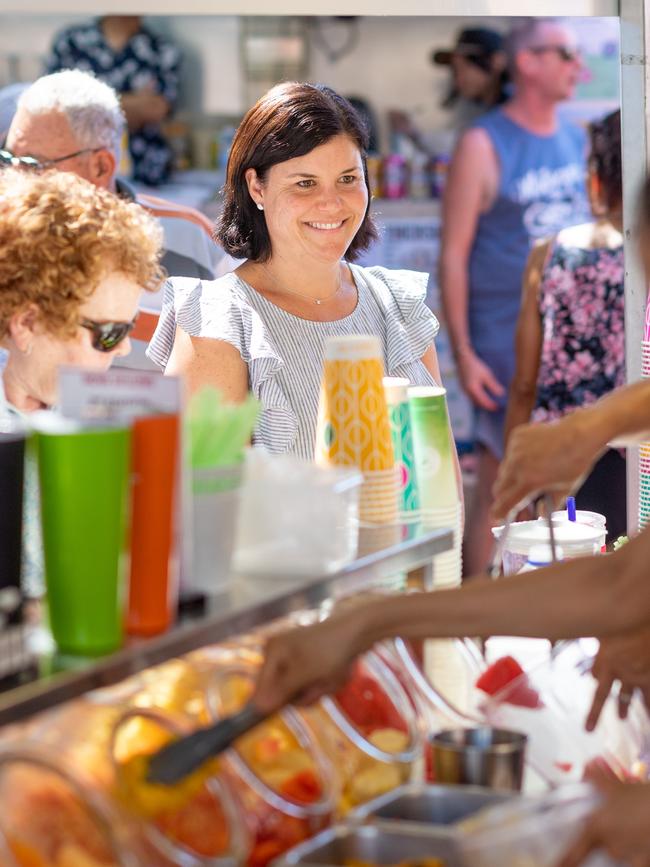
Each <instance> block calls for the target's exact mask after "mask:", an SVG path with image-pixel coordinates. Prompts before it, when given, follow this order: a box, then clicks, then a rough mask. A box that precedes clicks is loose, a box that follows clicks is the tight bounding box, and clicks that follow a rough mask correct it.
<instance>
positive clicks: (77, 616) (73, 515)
mask: <svg viewBox="0 0 650 867" xmlns="http://www.w3.org/2000/svg"><path fill="white" fill-rule="evenodd" d="M38 415H39V418H37V419H35V425H34V426H35V430H36V443H37V451H38V463H39V480H40V491H41V521H42V525H43V552H44V558H45V586H46V591H47V602H48V609H49V619H50V628H51V630H52V635H53V636H54V640H55V641H56V644H57V646H58V648H59V650H60V651H61V652H62V653H69V654H75V655H82V656H98V655H101V654H103V653H109V652H110V651H113V650H116V649H117V648H118V647H120V646H121V644H122V637H123V621H124V603H125V591H126V580H127V576H128V562H129V556H128V555H129V548H128V491H129V467H130V443H131V431H130V427H129V426H128V425H126V424H124V423H120V424H119V425H113V424H111V423H110V422H108V423H107V422H101V423H99V424H88V423H85V422H83V423H80V422H76V421H70V420H68V419H63V418H61V417H60V416H57V415H55V414H54V413H39V414H38Z"/></svg>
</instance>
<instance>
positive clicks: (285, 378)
mask: <svg viewBox="0 0 650 867" xmlns="http://www.w3.org/2000/svg"><path fill="white" fill-rule="evenodd" d="M350 269H351V271H352V275H353V277H354V282H355V285H356V287H357V293H358V301H357V306H356V307H355V309H354V310H353V311H352V313H350V314H349V315H348V316H344V317H343V318H342V319H336V320H334V321H332V322H316V321H313V320H311V319H302V318H301V317H299V316H294V315H293V314H291V313H288V312H287V311H286V310H283V309H282V308H281V307H278V306H277V305H276V304H273V303H272V302H271V301H269V300H267V299H266V298H265V297H264V296H263V295H261V294H260V293H259V292H256V291H255V289H253V287H252V286H250V285H249V284H248V283H246V282H245V281H244V280H242V279H241V278H240V277H239V276H238V275H237V274H236V273H232V274H227V275H226V276H225V277H222V278H221V279H220V280H214V281H213V282H202V281H198V280H188V279H183V278H174V279H173V280H170V281H169V282H168V283H167V285H166V290H165V300H164V304H163V311H162V313H161V316H160V321H159V323H158V328H157V330H156V333H155V334H154V337H153V340H152V341H151V344H150V346H149V349H148V350H147V355H149V357H150V358H151V359H152V360H153V361H155V362H156V363H157V364H159V365H160V366H161V367H163V368H164V367H165V366H166V365H167V361H168V360H169V356H170V354H171V350H172V346H173V345H174V335H175V333H176V325H177V324H178V325H180V327H181V328H182V329H183V330H184V331H186V332H187V334H190V335H191V336H193V337H212V338H214V339H215V340H223V341H225V342H227V343H230V344H231V345H232V346H234V347H235V348H236V349H237V351H238V352H239V354H240V355H241V357H242V359H243V360H244V361H245V362H246V364H247V366H248V379H249V387H250V389H251V391H252V392H253V394H254V395H255V397H257V398H258V400H259V401H260V402H261V404H262V415H261V418H260V422H259V425H258V428H257V431H256V432H255V436H254V440H255V442H259V443H262V444H263V445H264V446H266V448H267V449H268V450H269V451H271V452H274V453H281V452H291V453H293V454H296V455H298V456H299V457H302V458H305V459H306V460H312V459H313V457H314V446H315V438H316V422H317V416H318V400H319V395H320V384H321V377H322V372H323V356H324V349H325V342H326V340H327V338H328V337H332V336H338V335H346V334H374V335H376V336H377V337H379V338H380V340H381V343H382V347H383V355H384V367H385V370H386V373H387V374H388V375H389V376H403V377H406V378H407V379H410V381H411V383H412V384H413V385H433V384H434V380H433V377H432V376H431V374H430V373H429V371H428V370H427V368H426V367H425V366H424V364H423V363H422V360H421V359H422V356H423V355H424V353H425V351H426V350H427V349H428V347H430V346H431V345H432V343H433V341H434V338H435V336H436V334H437V332H438V321H437V319H436V317H435V316H434V315H433V313H432V312H431V311H430V310H429V308H428V307H427V306H426V305H425V303H424V298H425V295H426V288H427V281H428V275H427V274H419V273H416V272H413V271H389V270H387V269H386V268H362V267H361V266H359V265H350Z"/></svg>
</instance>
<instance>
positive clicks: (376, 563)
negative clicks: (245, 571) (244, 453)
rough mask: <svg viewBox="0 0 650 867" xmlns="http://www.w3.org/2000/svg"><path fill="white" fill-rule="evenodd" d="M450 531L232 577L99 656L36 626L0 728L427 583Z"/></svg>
mask: <svg viewBox="0 0 650 867" xmlns="http://www.w3.org/2000/svg"><path fill="white" fill-rule="evenodd" d="M452 536H453V534H452V531H451V530H429V529H425V528H423V527H421V526H420V525H417V524H411V525H407V524H405V525H402V526H399V527H395V528H381V529H377V530H375V529H364V530H362V531H361V533H360V539H359V551H360V552H361V553H360V555H359V556H358V557H357V559H356V560H354V561H353V562H351V563H349V564H348V565H347V566H345V567H344V568H343V569H341V570H340V571H339V572H336V573H334V574H331V575H321V576H317V577H314V576H303V577H292V578H291V579H282V578H278V577H277V576H246V575H238V574H235V575H233V577H232V581H231V584H230V588H229V590H228V591H227V592H224V593H222V594H219V595H218V596H214V597H213V598H211V599H209V600H208V603H207V604H206V606H205V610H203V611H202V612H201V613H198V614H196V615H193V616H187V617H185V618H184V619H183V621H182V622H180V623H179V624H178V625H177V626H175V627H174V628H173V629H171V630H170V631H169V632H167V633H165V634H164V635H160V636H157V637H155V638H150V639H141V640H132V641H130V642H129V643H128V645H127V646H126V647H125V648H124V649H123V650H121V651H119V652H117V653H114V654H111V655H110V656H106V657H102V658H101V659H80V658H74V659H73V658H69V657H68V658H65V657H61V656H59V655H58V654H57V653H56V652H55V651H54V650H53V648H52V644H51V640H50V638H49V635H48V633H47V632H46V631H45V629H44V628H43V627H42V626H39V625H35V626H34V627H33V629H32V632H31V634H30V637H29V638H30V644H31V646H32V647H33V648H34V651H35V669H34V671H33V673H32V675H31V679H30V680H29V682H27V683H23V684H22V685H20V686H15V687H13V688H12V689H8V690H6V691H4V692H2V693H0V725H5V724H7V723H10V722H16V721H18V720H20V719H23V718H25V717H27V716H29V715H30V714H33V713H37V712H38V711H41V710H44V709H45V708H47V707H51V706H53V705H55V704H59V703H61V702H63V701H67V700H69V699H71V698H74V697H75V696H78V695H81V694H82V693H84V692H87V691H88V690H92V689H97V688H99V687H104V686H109V685H110V684H114V683H117V682H118V681H120V680H122V679H124V678H125V677H128V676H129V675H132V674H135V673H136V672H138V671H141V670H142V669H144V668H147V667H149V666H151V665H156V664H159V663H161V662H164V661H165V660H166V659H170V658H171V657H174V656H178V655H180V654H183V653H187V652H189V651H191V650H195V649H197V648H199V647H202V646H204V645H206V644H211V643H214V642H217V641H220V640H223V639H225V638H227V637H229V636H233V635H238V634H241V633H244V632H246V631H248V630H250V629H253V628H254V627H256V626H259V625H261V624H263V623H267V622H268V621H270V620H274V619H275V618H277V617H281V616H283V615H285V614H289V613H291V612H292V611H298V610H301V609H305V608H310V607H314V606H317V605H319V604H320V603H321V602H324V601H325V600H327V599H332V598H339V597H341V596H344V595H348V594H350V593H355V592H359V591H362V590H368V589H371V588H381V587H382V586H384V587H387V586H391V584H392V583H394V578H395V576H396V575H400V574H402V575H406V577H407V580H408V578H409V576H410V578H411V581H412V582H415V583H416V586H422V587H428V586H431V578H432V574H433V571H432V558H433V557H434V556H435V555H436V554H441V553H443V552H444V551H446V550H449V548H450V547H451V545H452Z"/></svg>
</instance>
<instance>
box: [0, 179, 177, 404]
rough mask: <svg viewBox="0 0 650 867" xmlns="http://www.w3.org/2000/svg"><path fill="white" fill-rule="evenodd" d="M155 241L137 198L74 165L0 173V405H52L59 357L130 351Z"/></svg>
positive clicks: (153, 279)
mask: <svg viewBox="0 0 650 867" xmlns="http://www.w3.org/2000/svg"><path fill="white" fill-rule="evenodd" d="M160 243H161V236H160V229H159V228H158V226H157V225H156V223H155V222H154V220H153V219H152V218H151V217H150V216H149V215H148V214H147V213H146V212H145V211H143V210H142V209H141V208H140V207H139V206H138V205H135V204H132V203H129V202H125V201H123V200H121V199H118V198H117V197H116V196H114V195H113V194H112V193H109V192H107V191H106V190H100V189H98V188H97V187H95V186H93V185H92V184H89V183H88V182H87V181H84V180H82V179H81V178H78V177H76V176H75V175H71V174H63V173H57V172H48V173H44V174H38V175H36V174H29V173H27V172H24V171H19V170H9V169H7V170H4V171H3V172H2V173H0V345H1V346H2V347H3V348H4V349H5V350H7V352H8V357H7V361H6V365H5V369H4V372H3V375H2V383H0V388H1V387H2V386H4V389H3V391H4V394H1V393H0V414H1V413H2V412H15V411H17V412H19V413H28V412H31V411H33V410H35V409H42V408H44V407H49V406H52V405H53V404H54V403H55V402H56V382H57V371H58V368H59V367H60V366H62V365H68V366H76V367H85V368H95V369H99V370H105V369H106V368H108V367H109V366H110V364H111V361H112V360H113V358H115V357H116V356H118V355H126V354H127V353H128V352H129V349H130V346H129V339H128V335H129V332H130V330H131V328H132V327H133V324H134V317H135V315H136V312H137V308H138V298H139V296H140V293H141V292H142V290H143V289H157V288H158V287H159V286H160V283H161V281H162V278H163V272H162V269H161V268H160V265H159V254H160Z"/></svg>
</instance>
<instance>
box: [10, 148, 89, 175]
mask: <svg viewBox="0 0 650 867" xmlns="http://www.w3.org/2000/svg"><path fill="white" fill-rule="evenodd" d="M101 150H103V148H101V147H100V148H82V149H81V150H79V151H75V152H74V153H71V154H65V156H62V157H56V158H55V159H51V160H49V159H48V160H39V159H36V157H19V156H16V154H12V152H11V151H10V150H7V148H6V147H3V148H1V149H0V168H9V167H10V166H11V167H12V168H21V169H31V170H32V171H36V172H41V171H44V170H45V169H49V168H51V167H52V166H55V165H56V164H57V163H63V162H65V161H66V160H71V159H73V158H74V157H80V156H81V155H82V154H91V153H96V152H97V151H101Z"/></svg>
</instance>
